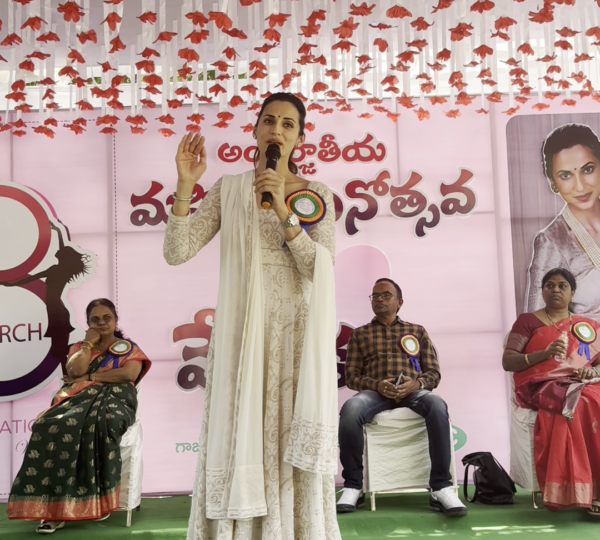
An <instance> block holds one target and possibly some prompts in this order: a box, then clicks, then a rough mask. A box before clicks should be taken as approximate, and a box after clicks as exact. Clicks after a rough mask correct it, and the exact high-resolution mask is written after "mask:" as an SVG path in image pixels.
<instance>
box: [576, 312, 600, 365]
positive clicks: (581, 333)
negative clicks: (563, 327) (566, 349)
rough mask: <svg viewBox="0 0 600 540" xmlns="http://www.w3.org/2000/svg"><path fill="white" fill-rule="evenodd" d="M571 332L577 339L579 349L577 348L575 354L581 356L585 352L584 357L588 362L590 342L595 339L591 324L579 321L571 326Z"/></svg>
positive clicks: (589, 358)
mask: <svg viewBox="0 0 600 540" xmlns="http://www.w3.org/2000/svg"><path fill="white" fill-rule="evenodd" d="M571 333H572V334H573V335H574V336H575V337H576V338H577V341H579V349H578V350H577V354H578V355H579V356H583V355H584V354H585V357H586V358H587V359H588V362H589V361H590V360H591V357H590V343H593V342H594V341H596V337H597V333H596V330H595V329H594V327H593V326H592V325H591V324H589V323H587V322H584V321H581V322H578V323H575V324H574V325H573V326H572V328H571Z"/></svg>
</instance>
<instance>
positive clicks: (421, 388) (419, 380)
mask: <svg viewBox="0 0 600 540" xmlns="http://www.w3.org/2000/svg"><path fill="white" fill-rule="evenodd" d="M417 382H418V383H419V386H420V388H419V390H423V388H425V383H424V382H423V381H422V380H421V379H417Z"/></svg>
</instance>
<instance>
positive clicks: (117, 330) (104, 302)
mask: <svg viewBox="0 0 600 540" xmlns="http://www.w3.org/2000/svg"><path fill="white" fill-rule="evenodd" d="M98 306H104V307H107V308H108V309H110V310H111V311H112V314H113V315H114V316H115V320H117V321H118V320H119V316H118V315H117V308H116V307H115V305H114V304H113V303H112V302H111V301H110V300H109V299H108V298H96V300H92V301H91V302H90V303H89V304H88V306H87V307H86V308H85V319H86V321H87V322H89V321H90V316H91V315H92V310H93V309H94V308H95V307H98ZM115 336H117V337H118V338H119V339H126V338H125V334H123V331H122V330H121V329H120V328H118V327H117V328H115Z"/></svg>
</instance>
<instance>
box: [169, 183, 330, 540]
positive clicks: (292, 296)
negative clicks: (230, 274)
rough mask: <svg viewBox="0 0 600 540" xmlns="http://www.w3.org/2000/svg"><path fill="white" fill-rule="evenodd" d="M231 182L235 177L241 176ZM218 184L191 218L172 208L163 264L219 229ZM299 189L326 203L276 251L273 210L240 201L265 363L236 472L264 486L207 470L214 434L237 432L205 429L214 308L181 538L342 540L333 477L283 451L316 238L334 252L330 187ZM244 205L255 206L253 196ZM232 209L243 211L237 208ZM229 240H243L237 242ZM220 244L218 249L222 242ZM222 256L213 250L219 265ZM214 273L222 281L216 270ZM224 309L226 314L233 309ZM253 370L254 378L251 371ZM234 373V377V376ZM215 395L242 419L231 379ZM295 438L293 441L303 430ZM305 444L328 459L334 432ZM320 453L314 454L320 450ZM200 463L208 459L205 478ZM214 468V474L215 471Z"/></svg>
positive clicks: (186, 255)
mask: <svg viewBox="0 0 600 540" xmlns="http://www.w3.org/2000/svg"><path fill="white" fill-rule="evenodd" d="M236 178H238V179H239V180H240V181H241V178H242V175H239V176H238V177H236ZM230 180H231V179H229V181H230ZM248 180H250V181H251V178H248V176H247V175H246V177H245V181H248ZM222 189H223V181H222V180H219V181H218V182H217V183H216V184H215V185H214V186H213V188H212V189H211V190H210V191H209V192H208V194H207V195H206V197H205V199H204V200H203V201H202V203H201V205H200V207H199V209H198V211H197V212H196V213H195V214H193V215H192V216H191V217H177V216H174V215H172V214H171V216H170V217H169V222H168V224H167V233H166V237H165V246H164V254H165V259H166V260H167V262H169V263H170V264H181V263H183V262H185V261H187V260H189V259H190V258H192V257H193V256H194V255H196V253H197V252H198V251H199V250H200V249H201V248H202V247H203V246H205V245H206V244H207V243H208V242H209V241H210V240H211V239H212V238H213V237H214V236H215V234H216V233H217V232H218V231H219V230H220V229H221V226H222V215H221V210H222V204H221V203H222V196H221V195H222ZM308 189H311V190H313V191H315V192H317V193H319V194H320V195H321V196H322V197H323V199H324V200H325V203H326V205H327V212H326V215H325V218H324V219H323V220H322V221H321V222H320V223H318V224H316V225H314V226H312V227H310V228H309V229H308V233H306V232H304V231H303V232H301V233H300V234H299V235H298V236H297V237H296V238H295V239H294V240H292V241H290V242H288V243H287V247H285V248H284V247H283V244H284V242H285V237H284V234H283V229H282V227H281V224H280V222H279V219H278V218H277V215H276V214H275V213H274V212H272V211H267V210H263V209H259V208H258V207H256V208H255V207H252V208H249V207H248V206H246V207H245V211H247V212H249V213H250V214H252V213H253V212H254V213H255V214H254V215H257V216H258V220H257V230H258V231H259V233H260V258H261V268H262V273H261V275H260V276H259V277H260V279H259V280H258V281H256V280H254V283H257V282H258V283H260V282H262V289H263V293H262V294H261V295H260V298H261V299H262V302H264V309H263V310H262V317H263V319H264V321H263V323H264V343H263V346H262V347H263V348H262V349H260V350H263V355H264V362H261V367H260V369H262V375H263V376H262V378H261V379H262V381H259V382H258V386H259V387H260V385H261V384H262V392H261V393H262V401H261V404H260V405H261V408H262V414H263V418H262V456H261V461H262V465H261V470H260V471H256V470H255V469H256V467H255V466H253V465H252V463H251V462H252V459H251V458H252V457H253V456H252V452H250V453H248V452H247V453H246V455H245V456H244V459H249V464H248V465H246V464H245V465H244V468H243V471H242V473H243V474H240V476H244V477H247V478H246V480H247V479H248V478H250V479H252V478H253V477H254V476H256V478H257V482H256V484H257V486H259V487H260V486H262V485H263V484H264V490H261V489H257V491H256V494H254V493H252V490H251V489H248V488H246V489H245V491H246V493H241V494H240V493H236V491H237V492H239V491H240V490H238V489H237V488H236V486H237V482H236V480H235V476H234V479H233V481H232V478H231V475H232V473H231V470H228V471H226V467H223V468H222V469H220V468H219V467H215V466H214V462H218V459H219V455H218V452H215V450H218V448H219V444H220V439H219V438H221V439H223V440H230V439H232V440H233V442H232V443H231V444H232V445H233V446H234V448H233V450H235V444H236V442H237V438H238V437H239V430H237V431H236V429H237V428H236V426H235V425H234V426H232V427H231V429H230V428H229V426H215V425H214V423H213V424H212V425H211V428H210V429H209V419H210V418H211V407H210V404H211V401H214V398H213V391H215V392H216V391H217V389H216V387H215V389H213V384H212V383H213V378H214V377H213V374H214V370H215V365H216V366H217V368H219V365H218V362H219V352H218V351H215V333H217V325H220V324H223V323H225V324H227V321H222V320H221V319H220V318H219V311H220V310H221V312H222V313H223V307H222V306H219V305H218V306H217V316H216V323H215V328H214V329H213V339H212V341H211V346H210V350H209V354H208V369H207V384H206V393H205V409H204V415H203V420H202V431H201V436H200V446H201V451H200V454H199V461H198V469H197V475H196V481H195V486H194V497H193V502H192V510H191V515H190V525H189V530H188V539H189V540H200V539H201V540H208V539H210V540H213V539H214V540H247V539H248V540H250V539H252V540H259V539H261V540H338V539H340V538H341V537H340V533H339V529H338V525H337V519H336V509H335V491H334V487H335V486H334V476H333V474H318V473H314V472H307V471H306V470H302V469H299V468H296V467H293V466H292V465H290V464H289V463H288V462H287V461H286V460H285V459H284V456H285V454H286V450H289V449H288V445H289V441H290V433H291V432H292V431H297V430H292V419H293V415H294V412H295V411H294V408H295V404H296V403H295V402H296V393H297V390H298V382H299V374H300V365H301V359H302V345H303V340H304V335H305V330H306V327H307V317H308V310H309V303H310V301H311V289H312V278H313V271H314V268H315V259H316V256H317V249H319V251H320V249H321V248H320V247H319V248H318V247H317V245H316V244H317V243H318V244H320V245H321V246H324V247H325V248H327V250H329V252H330V254H331V257H333V255H334V249H335V246H334V224H335V209H334V204H333V197H332V195H331V192H330V191H329V189H328V188H327V187H326V186H324V185H323V184H321V183H318V182H311V183H310V184H309V186H308ZM250 203H251V204H253V205H256V202H255V201H254V197H253V196H252V200H251V201H250ZM230 208H231V206H230ZM236 208H237V207H236ZM230 211H231V210H230ZM239 211H240V212H242V210H241V209H240V210H239ZM223 223H224V221H223ZM230 223H231V222H230ZM223 234H225V232H224V231H222V235H223ZM237 241H238V243H243V242H244V241H245V240H244V239H238V240H237ZM221 242H222V245H223V242H224V239H223V238H222V239H221ZM234 243H235V242H234ZM248 249H249V248H248ZM223 257H224V253H223V249H222V251H221V263H222V264H223ZM239 272H240V273H241V274H248V275H250V268H244V269H240V271H239ZM221 276H222V278H221V279H223V271H222V273H221ZM331 287H333V283H331ZM222 298H224V296H222V291H221V290H220V291H219V301H221V299H222ZM232 301H233V300H232ZM229 307H231V306H229ZM230 313H235V310H234V311H233V312H231V311H230ZM231 324H232V325H235V324H237V325H238V326H239V325H241V324H242V323H241V322H240V321H237V322H233V323H231ZM253 350H258V349H256V348H254V349H253ZM246 369H251V368H246ZM241 372H242V369H241V368H240V373H241ZM215 376H216V377H217V378H218V377H219V376H220V375H219V373H216V375H215ZM253 376H254V378H255V379H256V375H253ZM241 378H242V377H241V376H240V377H239V378H238V379H241ZM233 386H234V387H235V386H236V385H233ZM218 391H219V392H224V393H226V394H227V396H230V398H229V397H227V398H226V402H227V403H232V404H234V405H233V408H234V410H233V418H234V423H235V422H236V421H237V419H238V418H242V417H243V415H244V413H245V412H246V411H247V407H248V405H247V404H246V405H244V403H247V402H245V401H244V397H243V395H244V391H243V389H242V390H240V388H239V384H238V388H234V389H232V390H228V389H225V388H219V389H218ZM332 391H335V389H332ZM240 396H242V397H241V398H240ZM251 398H252V396H250V399H251ZM240 403H241V407H240ZM213 414H216V413H213ZM258 425H260V423H259V424H258ZM296 427H297V426H296ZM215 429H216V430H217V432H218V433H219V438H215V437H214V436H213V440H211V441H210V442H209V440H208V439H209V434H211V433H215ZM330 431H331V430H330ZM292 435H294V434H292ZM297 437H299V438H300V439H301V438H302V434H300V435H299V436H298V435H297ZM253 440H255V439H253ZM303 442H304V445H303V448H306V449H307V450H306V454H307V455H306V458H307V462H310V458H311V456H310V454H311V445H309V444H306V439H305V440H304V441H303ZM311 442H312V441H311ZM314 443H315V444H314V445H312V446H316V445H321V446H322V447H323V446H324V447H326V451H327V452H329V454H330V455H335V434H331V437H324V440H319V441H314ZM320 450H321V451H322V450H323V448H320ZM211 452H212V457H211ZM248 454H249V456H250V457H249V458H248ZM236 457H237V454H236ZM254 457H256V456H254ZM211 460H212V462H213V466H212V467H211ZM207 461H208V462H209V464H208V474H207ZM225 461H226V460H225ZM296 461H298V460H297V459H296ZM330 461H331V460H330ZM330 468H331V467H329V469H330ZM221 470H222V471H223V475H222V477H220V476H219V473H220V471H221ZM236 470H237V469H236ZM253 475H254V476H253ZM232 484H233V486H232ZM242 484H243V485H246V486H250V487H252V482H248V481H246V482H245V484H244V483H243V481H242ZM242 491H244V490H242ZM232 498H233V499H236V498H239V499H240V500H239V501H237V500H236V502H238V503H239V504H238V506H235V505H232V503H231V502H230V500H231V499H232ZM253 499H256V506H255V507H252V506H250V507H249V506H248V502H247V501H248V500H250V502H252V500H253ZM224 500H225V501H226V502H227V501H229V506H227V504H226V502H225V503H224ZM263 506H264V507H263ZM238 508H239V511H238Z"/></svg>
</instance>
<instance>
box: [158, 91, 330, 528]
mask: <svg viewBox="0 0 600 540" xmlns="http://www.w3.org/2000/svg"><path fill="white" fill-rule="evenodd" d="M305 117H306V109H305V108H304V105H303V104H302V102H301V101H300V100H299V99H298V98H297V97H295V96H294V95H292V94H287V93H277V94H272V95H270V96H269V97H268V98H267V99H266V100H265V101H264V103H263V105H262V108H261V110H260V113H259V116H258V120H257V122H256V125H255V126H254V138H255V139H256V145H257V150H256V155H255V159H254V168H253V169H252V170H249V171H247V172H245V173H242V174H238V175H235V176H228V175H225V176H223V177H222V178H220V179H219V180H218V181H217V182H216V183H215V185H214V186H213V187H212V188H211V189H210V190H209V192H208V193H207V194H206V197H205V198H204V199H203V201H202V202H201V204H200V207H199V208H198V210H197V211H196V212H195V213H194V214H193V215H191V216H190V215H189V205H190V200H191V198H192V192H193V188H194V185H195V184H196V182H198V180H199V179H200V178H201V177H202V175H203V174H204V172H205V171H206V167H207V156H206V149H205V147H204V137H199V136H198V135H195V136H191V135H186V136H185V137H184V138H183V139H182V140H181V142H180V143H179V147H178V149H177V156H176V158H175V161H176V163H177V173H178V180H177V189H176V191H175V193H174V198H175V204H174V205H173V210H172V213H171V215H170V216H169V221H168V223H167V231H166V236H165V244H164V256H165V259H166V261H167V262H168V263H169V264H182V263H184V262H186V261H188V260H189V259H191V258H192V257H194V256H195V255H196V254H197V253H198V251H200V249H202V248H203V247H204V246H205V245H206V244H208V242H210V240H211V239H212V238H213V237H214V236H215V234H216V233H217V232H218V231H220V232H221V235H220V241H221V250H220V253H221V260H220V278H219V294H218V300H217V309H216V315H215V324H214V327H213V332H212V337H211V343H210V347H209V353H208V362H207V374H206V393H205V397H204V415H203V418H202V431H201V435H200V446H201V450H200V454H199V458H198V469H197V474H196V480H195V486H194V498H193V503H192V510H191V515H190V524H189V531H188V539H191V540H197V539H202V540H205V539H206V540H208V539H213V538H215V539H216V538H219V539H228V540H229V539H231V540H233V539H234V538H235V539H236V540H238V539H242V540H246V539H247V540H254V539H257V540H258V539H263V540H283V539H288V538H294V539H296V540H338V539H340V533H339V529H338V525H337V520H336V512H335V492H334V475H335V474H336V472H337V371H336V351H335V336H336V319H335V297H334V282H333V259H334V252H335V245H334V243H335V241H334V225H335V209H334V205H333V197H332V194H331V191H330V190H329V189H328V188H327V187H326V186H325V185H324V184H321V183H319V182H308V181H306V180H304V179H302V178H300V177H299V176H297V174H296V173H297V172H298V171H297V167H296V165H295V164H294V163H293V162H292V154H293V151H294V148H296V147H297V146H300V145H302V143H303V142H304V122H305ZM271 145H276V148H275V149H274V148H273V147H271V148H269V146H271ZM273 150H275V152H273ZM277 150H279V154H280V158H279V159H278V160H275V159H274V158H273V156H272V154H271V153H272V152H273V154H274V155H275V157H276V154H277ZM267 151H268V152H269V158H271V159H269V160H268V159H267ZM267 161H269V162H270V163H269V165H270V166H274V165H275V163H274V162H276V166H275V168H274V169H271V168H268V167H267ZM264 193H270V195H271V196H270V198H269V196H265V197H264V198H266V199H270V200H266V201H265V200H264V198H263V194H264ZM262 203H265V204H262ZM269 203H270V204H269Z"/></svg>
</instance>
